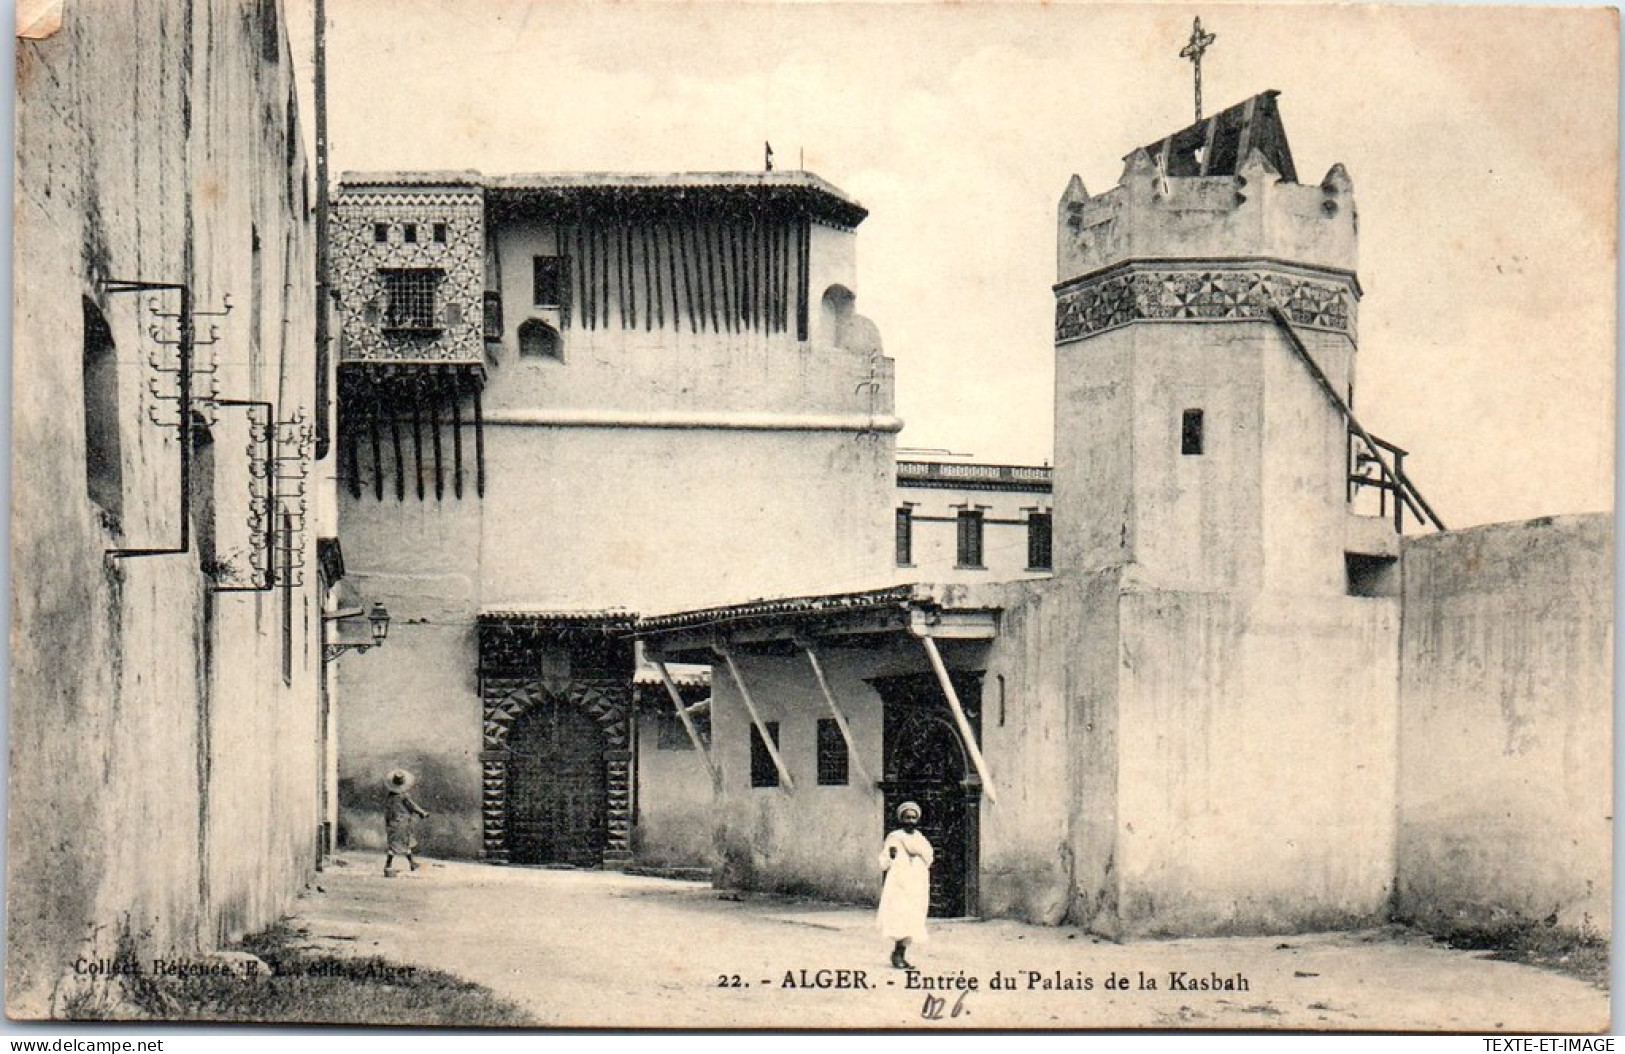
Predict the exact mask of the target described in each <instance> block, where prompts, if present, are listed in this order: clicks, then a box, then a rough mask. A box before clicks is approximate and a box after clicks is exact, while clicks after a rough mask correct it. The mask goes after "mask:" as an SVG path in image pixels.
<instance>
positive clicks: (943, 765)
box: [874, 674, 982, 918]
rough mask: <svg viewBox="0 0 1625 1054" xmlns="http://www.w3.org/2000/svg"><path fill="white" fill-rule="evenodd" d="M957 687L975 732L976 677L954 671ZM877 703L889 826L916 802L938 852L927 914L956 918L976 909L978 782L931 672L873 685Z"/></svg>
mask: <svg viewBox="0 0 1625 1054" xmlns="http://www.w3.org/2000/svg"><path fill="white" fill-rule="evenodd" d="M954 682H955V683H954V689H955V691H956V692H957V693H958V694H959V697H960V701H961V703H962V705H964V707H965V711H966V717H967V719H968V720H969V722H970V725H971V728H972V730H973V731H979V728H980V724H981V722H980V713H979V710H980V708H979V706H978V703H979V700H980V695H981V688H980V677H979V676H978V675H969V674H955V675H954ZM874 685H875V689H876V690H877V691H878V692H879V693H880V698H881V703H882V726H883V734H884V737H885V738H884V744H883V748H884V754H885V779H884V780H883V781H882V783H881V786H882V788H883V789H884V791H885V808H886V815H885V822H884V826H885V828H886V830H890V829H892V828H894V827H896V826H897V807H898V806H899V805H901V804H902V803H903V802H905V801H914V802H918V803H919V806H920V809H921V817H920V832H921V833H922V834H924V835H925V836H926V838H928V839H930V841H931V847H932V849H933V850H934V852H935V854H936V862H935V863H934V864H933V865H932V868H931V915H932V916H933V917H938V918H957V917H960V916H965V915H974V914H976V913H977V911H978V901H979V899H980V898H979V890H978V882H977V871H978V855H979V852H978V846H979V839H980V829H979V827H980V811H981V793H982V788H981V783H980V781H979V780H978V779H977V778H976V774H975V770H974V769H973V768H972V766H971V764H970V758H969V755H968V754H967V753H966V751H965V747H964V744H963V742H961V740H960V738H959V730H958V727H957V726H956V725H955V723H954V719H953V716H952V714H951V713H950V711H949V709H948V702H947V699H946V698H945V697H944V696H943V694H942V688H941V686H940V685H938V684H937V682H936V679H935V678H934V677H932V676H931V675H930V674H926V675H923V676H910V677H887V678H882V679H878V680H876V681H875V682H874Z"/></svg>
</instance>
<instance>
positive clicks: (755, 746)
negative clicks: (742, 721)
mask: <svg viewBox="0 0 1625 1054" xmlns="http://www.w3.org/2000/svg"><path fill="white" fill-rule="evenodd" d="M765 723H766V725H767V734H768V735H770V736H772V737H773V745H774V746H775V747H776V746H778V745H779V723H778V722H777V721H768V722H765ZM750 785H751V786H752V787H777V786H778V785H779V769H778V766H777V765H774V764H773V755H772V754H769V753H768V752H767V743H766V742H764V741H763V739H762V733H761V732H759V731H757V729H756V725H755V724H752V725H751V726H750Z"/></svg>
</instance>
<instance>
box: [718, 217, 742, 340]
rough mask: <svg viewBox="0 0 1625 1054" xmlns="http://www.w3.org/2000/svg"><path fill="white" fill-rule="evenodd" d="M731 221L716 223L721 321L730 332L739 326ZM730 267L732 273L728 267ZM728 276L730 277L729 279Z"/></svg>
mask: <svg viewBox="0 0 1625 1054" xmlns="http://www.w3.org/2000/svg"><path fill="white" fill-rule="evenodd" d="M737 238H738V232H737V231H736V230H735V229H734V225H733V224H731V223H719V224H718V225H717V249H718V250H719V253H718V256H717V271H718V272H720V273H721V275H722V321H723V322H724V323H725V324H726V325H727V327H728V332H729V333H732V332H734V331H735V330H737V329H738V328H739V243H738V240H737ZM730 268H732V275H731V276H730V274H729V269H730ZM730 278H731V279H732V280H731V281H730Z"/></svg>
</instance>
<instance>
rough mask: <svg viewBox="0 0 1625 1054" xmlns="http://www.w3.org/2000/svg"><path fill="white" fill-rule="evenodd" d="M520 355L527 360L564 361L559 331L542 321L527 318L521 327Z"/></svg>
mask: <svg viewBox="0 0 1625 1054" xmlns="http://www.w3.org/2000/svg"><path fill="white" fill-rule="evenodd" d="M519 355H520V357H521V358H526V359H553V360H555V361H558V362H562V361H564V345H563V344H562V343H561V342H560V340H559V331H558V330H556V329H554V328H553V327H552V326H550V325H548V324H547V323H546V322H543V321H541V320H540V319H534V318H527V319H526V320H525V321H524V322H522V323H520V326H519Z"/></svg>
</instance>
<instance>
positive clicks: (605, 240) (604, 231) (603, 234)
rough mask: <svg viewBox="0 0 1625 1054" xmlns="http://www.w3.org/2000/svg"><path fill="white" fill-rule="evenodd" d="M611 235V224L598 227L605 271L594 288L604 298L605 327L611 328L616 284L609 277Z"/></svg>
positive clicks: (601, 257)
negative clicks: (611, 309)
mask: <svg viewBox="0 0 1625 1054" xmlns="http://www.w3.org/2000/svg"><path fill="white" fill-rule="evenodd" d="M609 237H610V236H609V225H608V224H604V225H601V226H600V227H599V228H598V258H599V259H600V260H601V261H602V264H601V269H602V271H603V276H602V278H601V280H600V281H599V283H598V286H597V288H596V289H595V290H594V295H595V296H597V297H599V299H601V300H603V302H604V315H603V320H602V322H603V327H604V328H605V329H608V328H609V304H610V301H611V300H613V299H614V297H613V296H611V288H612V287H613V286H614V282H612V281H611V280H610V277H609V265H610V263H611V253H610V251H609Z"/></svg>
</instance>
